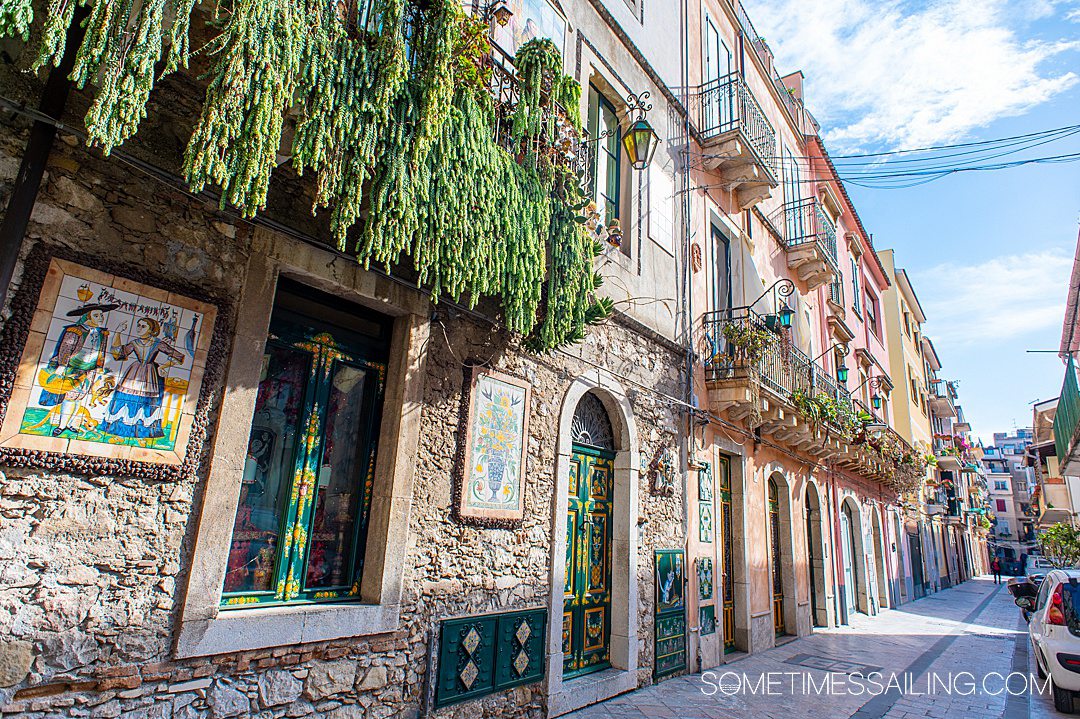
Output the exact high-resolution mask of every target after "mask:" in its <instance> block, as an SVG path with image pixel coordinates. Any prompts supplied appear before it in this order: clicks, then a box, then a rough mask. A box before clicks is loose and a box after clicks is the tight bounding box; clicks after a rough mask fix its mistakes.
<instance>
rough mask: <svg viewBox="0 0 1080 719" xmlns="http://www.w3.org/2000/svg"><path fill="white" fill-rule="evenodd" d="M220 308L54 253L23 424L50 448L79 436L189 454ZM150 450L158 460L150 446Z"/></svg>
mask: <svg viewBox="0 0 1080 719" xmlns="http://www.w3.org/2000/svg"><path fill="white" fill-rule="evenodd" d="M215 314H216V313H215V312H214V310H213V308H212V307H211V306H209V305H206V304H205V303H202V302H198V301H196V300H190V299H187V298H184V297H180V296H177V295H175V294H171V293H169V292H167V291H165V290H161V289H158V288H154V287H150V286H147V285H143V284H140V283H138V282H134V281H131V280H127V279H124V278H120V277H116V276H114V275H109V274H106V273H102V272H98V271H96V270H92V269H89V268H85V267H82V266H81V265H77V264H75V263H71V262H66V261H62V260H53V261H52V266H51V267H50V270H49V281H47V282H46V283H45V286H44V287H43V289H42V292H41V295H40V297H39V303H38V309H37V312H36V313H35V318H34V324H33V328H32V329H34V330H37V332H38V334H37V336H36V342H37V343H38V344H37V345H36V344H35V343H34V342H28V347H27V351H26V352H25V353H24V356H23V361H22V365H21V366H20V371H19V377H20V378H22V379H23V381H24V382H26V383H27V384H28V389H29V397H28V399H26V400H25V404H24V405H23V406H21V407H20V406H15V405H14V403H13V406H12V407H11V408H10V412H11V413H13V414H14V415H15V416H17V417H18V426H17V433H18V434H19V435H29V436H31V437H41V438H49V439H48V440H45V441H47V442H49V444H48V445H42V447H41V448H43V449H57V447H56V446H54V445H55V444H56V442H57V441H60V442H61V443H64V441H65V440H78V441H80V442H82V443H93V444H97V445H103V446H104V447H105V448H106V449H107V448H108V447H113V448H123V447H138V448H142V449H147V450H157V451H160V452H162V453H169V454H176V453H179V454H182V453H183V449H184V447H183V446H178V445H182V443H183V441H184V438H181V428H182V427H183V426H184V425H185V420H188V424H189V423H190V420H189V418H190V417H191V415H192V414H193V413H194V411H195V404H196V402H197V400H198V395H199V389H200V384H201V380H202V372H203V366H204V365H205V356H206V348H207V345H208V344H209V337H210V333H211V332H212V330H213V323H214V319H215ZM41 333H43V334H44V337H43V338H42V337H41ZM34 338H35V336H34V333H33V332H32V333H31V339H32V340H34ZM38 345H39V346H40V350H38V349H37V348H36V347H37V346H38ZM197 358H198V359H197ZM23 444H24V446H31V447H33V446H34V445H33V443H32V441H30V442H24V443H23ZM80 446H85V445H80ZM101 453H102V454H110V452H108V451H102V452H101ZM115 454H119V452H117V453H115ZM143 458H144V459H148V461H151V462H152V461H154V459H153V454H152V453H150V456H149V457H145V456H144V457H143Z"/></svg>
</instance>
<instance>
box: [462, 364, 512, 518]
mask: <svg viewBox="0 0 1080 719" xmlns="http://www.w3.org/2000/svg"><path fill="white" fill-rule="evenodd" d="M473 382H474V384H473V388H472V393H471V397H470V399H471V401H472V407H471V412H470V423H469V432H468V446H467V452H466V464H465V483H464V492H463V494H464V497H463V504H462V507H461V511H462V514H465V515H472V516H489V517H494V518H509V517H511V516H512V515H516V514H517V513H519V512H520V511H521V510H522V496H523V495H522V493H523V482H524V470H525V442H526V440H527V436H528V426H529V425H528V410H529V387H528V385H527V384H525V383H523V382H521V381H519V380H517V379H516V378H513V377H509V376H506V375H502V374H498V373H477V374H476V376H475V377H474V380H473Z"/></svg>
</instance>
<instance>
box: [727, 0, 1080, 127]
mask: <svg viewBox="0 0 1080 719" xmlns="http://www.w3.org/2000/svg"><path fill="white" fill-rule="evenodd" d="M1021 5H1023V7H1024V9H1025V12H1028V13H1029V14H1028V16H1027V19H1031V17H1032V16H1033V15H1032V14H1031V13H1034V14H1035V15H1055V16H1056V15H1058V14H1063V13H1065V12H1070V15H1071V14H1074V11H1070V10H1069V7H1072V6H1073V5H1074V3H1073V2H1068V3H1063V2H1062V0H1039V2H1038V3H1037V5H1033V6H1031V7H1030V8H1029V3H1027V2H1025V3H1021ZM747 6H748V10H749V12H750V14H751V17H752V18H753V20H754V23H755V25H756V26H757V29H758V30H759V31H760V32H761V33H762V34H763V35H765V36H766V38H767V40H768V41H769V43H770V46H771V47H772V48H773V50H774V51H775V52H776V53H777V64H778V66H779V67H780V69H781V71H782V72H787V71H794V70H797V69H801V70H803V71H804V72H805V73H806V77H807V86H808V87H807V101H808V104H809V106H810V109H811V111H812V112H814V114H815V115H816V116H817V117H818V119H819V120H821V121H822V123H823V125H824V126H825V127H827V128H829V130H828V132H827V134H826V138H827V139H828V140H829V141H830V142H832V143H833V144H835V145H836V146H838V147H843V148H856V147H865V146H871V145H880V144H885V145H888V146H890V147H919V146H924V145H932V144H939V143H942V142H948V141H952V140H956V139H958V138H960V137H963V136H964V135H966V134H967V133H968V132H970V131H971V130H972V129H974V128H977V127H981V126H984V125H986V124H988V123H990V122H992V121H993V120H996V119H998V118H1001V117H1007V116H1013V115H1020V114H1023V113H1024V112H1026V111H1027V110H1029V109H1030V108H1032V107H1034V106H1036V105H1039V104H1041V103H1043V102H1046V101H1047V100H1049V99H1051V98H1053V97H1054V96H1056V95H1058V94H1060V93H1062V92H1064V91H1065V90H1067V89H1068V88H1071V87H1072V86H1074V85H1075V84H1076V83H1077V82H1078V81H1080V77H1078V76H1077V74H1076V73H1075V72H1064V71H1057V70H1053V69H1048V68H1047V65H1048V64H1049V61H1051V60H1053V59H1055V58H1057V57H1058V56H1060V55H1062V54H1063V53H1067V52H1071V51H1076V50H1078V49H1080V39H1077V38H1076V37H1075V34H1074V36H1072V37H1068V38H1064V39H1061V40H1057V41H1053V42H1050V41H1041V40H1035V39H1024V38H1022V37H1020V36H1019V35H1018V33H1017V30H1018V29H1020V28H1022V26H1023V25H1024V23H1022V22H1021V21H1020V18H1019V17H1018V14H1017V8H1016V6H1015V5H1013V6H1012V7H1010V2H1009V0H931V2H918V3H916V2H914V1H913V0H815V2H806V1H805V0H751V1H750V2H748V3H747ZM1036 10H1037V11H1038V12H1035V11H1036ZM1065 27H1066V26H1064V25H1062V26H1061V28H1060V29H1062V30H1064V29H1065ZM1068 29H1069V30H1071V29H1072V28H1071V27H1070V28H1068Z"/></svg>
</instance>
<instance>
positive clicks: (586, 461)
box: [562, 392, 615, 678]
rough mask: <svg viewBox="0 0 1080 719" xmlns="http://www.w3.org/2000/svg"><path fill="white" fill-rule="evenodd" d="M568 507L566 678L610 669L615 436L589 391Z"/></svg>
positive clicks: (578, 416)
mask: <svg viewBox="0 0 1080 719" xmlns="http://www.w3.org/2000/svg"><path fill="white" fill-rule="evenodd" d="M572 431H573V446H572V450H571V455H570V477H569V486H568V491H567V508H566V582H565V587H564V595H563V603H564V606H563V631H562V636H563V642H562V651H563V676H564V677H565V678H571V677H578V676H583V675H585V674H591V673H593V672H596V671H600V670H603V669H607V668H608V667H610V666H611V594H612V592H611V543H612V517H613V510H614V500H615V497H614V489H615V486H614V461H615V435H614V432H613V430H612V427H611V419H610V418H609V417H608V413H607V410H606V409H605V408H604V405H603V403H602V402H601V401H600V398H599V397H597V396H596V394H594V393H592V392H589V393H587V394H585V395H584V396H583V397H582V398H581V400H580V401H579V402H578V405H577V409H575V410H574V419H573V425H572Z"/></svg>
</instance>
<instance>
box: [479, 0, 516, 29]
mask: <svg viewBox="0 0 1080 719" xmlns="http://www.w3.org/2000/svg"><path fill="white" fill-rule="evenodd" d="M484 15H485V16H486V18H487V21H488V22H491V21H492V20H494V21H495V22H496V24H498V26H499V27H506V25H507V23H509V22H510V18H512V17H513V16H514V11H513V10H511V9H510V6H509V5H507V4H506V0H494V2H492V3H491V4H490V5H488V8H487V11H486V12H485V13H484Z"/></svg>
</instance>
